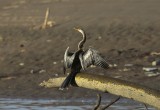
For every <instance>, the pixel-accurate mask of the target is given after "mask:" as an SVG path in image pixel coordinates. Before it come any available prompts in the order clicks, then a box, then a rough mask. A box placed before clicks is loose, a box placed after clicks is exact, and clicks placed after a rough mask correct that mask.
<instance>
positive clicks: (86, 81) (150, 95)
mask: <svg viewBox="0 0 160 110" xmlns="http://www.w3.org/2000/svg"><path fill="white" fill-rule="evenodd" d="M64 79H65V77H59V78H53V79H49V80H48V81H43V82H42V83H41V84H40V85H41V86H45V87H47V88H49V87H59V86H60V85H61V84H62V82H63V81H64ZM75 82H76V84H77V85H78V86H79V87H83V88H88V89H93V90H99V91H102V92H108V93H111V94H114V95H118V96H122V97H126V98H130V99H133V100H136V101H139V102H142V103H145V104H148V105H151V106H153V107H155V108H158V109H160V91H158V90H154V89H151V88H148V87H145V86H142V85H138V84H135V83H132V82H128V81H124V80H120V79H116V78H111V77H108V76H100V75H95V74H94V75H93V74H88V73H79V74H77V75H76V77H75Z"/></svg>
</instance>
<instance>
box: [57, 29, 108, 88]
mask: <svg viewBox="0 0 160 110" xmlns="http://www.w3.org/2000/svg"><path fill="white" fill-rule="evenodd" d="M74 29H75V30H76V31H78V32H80V33H81V34H82V37H83V38H82V40H81V41H80V42H79V43H78V50H77V51H76V52H69V47H67V49H66V51H65V54H64V64H63V72H64V74H65V73H66V69H68V68H70V69H71V72H70V73H69V75H68V76H67V77H66V79H65V80H64V81H63V83H62V85H61V87H60V90H63V89H64V88H66V87H68V86H69V85H70V84H73V83H74V82H75V79H74V78H75V76H76V74H77V73H79V72H80V70H81V69H83V70H86V69H87V68H88V67H89V66H91V65H95V66H99V67H102V68H104V69H107V68H108V67H109V64H108V62H107V61H106V60H105V59H104V58H103V57H102V56H101V54H100V53H99V52H98V51H97V50H95V49H92V48H89V49H88V50H84V49H83V46H84V43H85V42H86V34H85V32H84V30H83V29H81V28H74Z"/></svg>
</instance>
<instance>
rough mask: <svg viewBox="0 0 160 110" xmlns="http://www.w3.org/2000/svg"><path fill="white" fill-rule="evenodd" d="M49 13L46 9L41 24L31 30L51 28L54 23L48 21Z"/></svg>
mask: <svg viewBox="0 0 160 110" xmlns="http://www.w3.org/2000/svg"><path fill="white" fill-rule="evenodd" d="M49 13H50V9H49V8H47V10H46V14H45V19H44V22H43V24H41V25H38V26H35V27H34V28H33V29H46V28H48V27H53V26H54V24H55V21H48V18H49Z"/></svg>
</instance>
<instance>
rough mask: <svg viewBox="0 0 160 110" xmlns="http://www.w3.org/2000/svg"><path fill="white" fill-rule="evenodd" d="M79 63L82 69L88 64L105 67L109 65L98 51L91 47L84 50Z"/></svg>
mask: <svg viewBox="0 0 160 110" xmlns="http://www.w3.org/2000/svg"><path fill="white" fill-rule="evenodd" d="M81 64H82V68H83V69H86V68H87V67H89V66H90V65H95V66H99V67H102V68H105V69H106V68H108V67H109V64H108V63H107V61H106V60H105V59H104V58H103V57H102V56H101V55H100V53H99V52H98V51H96V50H94V49H92V48H89V49H88V50H87V51H85V52H84V54H83V55H82V60H81Z"/></svg>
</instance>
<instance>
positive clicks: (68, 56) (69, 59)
mask: <svg viewBox="0 0 160 110" xmlns="http://www.w3.org/2000/svg"><path fill="white" fill-rule="evenodd" d="M68 50H69V47H68V48H67V49H66V51H65V54H64V67H63V70H64V74H65V71H66V69H67V68H70V67H71V66H72V63H73V60H74V58H75V54H74V53H71V52H69V51H68Z"/></svg>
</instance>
